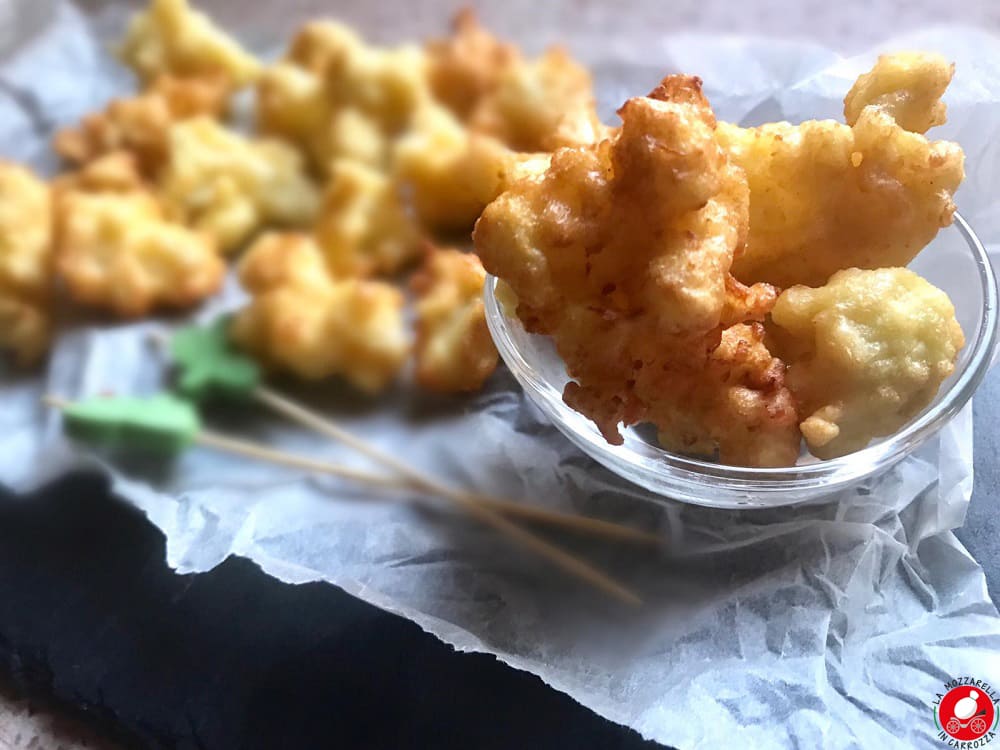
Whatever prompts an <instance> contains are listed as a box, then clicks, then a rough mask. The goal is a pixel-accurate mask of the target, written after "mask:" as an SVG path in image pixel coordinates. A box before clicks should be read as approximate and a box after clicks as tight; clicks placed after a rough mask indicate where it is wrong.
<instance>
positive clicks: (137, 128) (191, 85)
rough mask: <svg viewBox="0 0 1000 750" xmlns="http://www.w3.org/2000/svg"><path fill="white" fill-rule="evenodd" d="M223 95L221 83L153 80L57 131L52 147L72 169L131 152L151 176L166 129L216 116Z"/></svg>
mask: <svg viewBox="0 0 1000 750" xmlns="http://www.w3.org/2000/svg"><path fill="white" fill-rule="evenodd" d="M228 96H229V87H228V83H227V81H226V79H224V78H220V77H214V78H212V77H202V78H176V77H174V76H168V75H163V76H159V77H157V78H156V80H154V81H153V83H152V85H151V86H150V88H149V89H147V90H146V91H144V92H142V93H140V94H138V95H137V96H134V97H130V98H126V99H115V100H114V101H112V102H111V103H110V104H109V105H108V106H107V108H105V110H104V111H103V112H97V113H94V114H90V115H87V116H86V117H84V118H83V120H81V121H80V124H79V125H78V126H76V127H74V128H65V129H63V130H60V131H59V132H58V133H56V135H55V138H54V139H53V143H52V145H53V148H54V149H55V151H56V153H57V154H59V155H60V156H61V157H62V158H63V159H65V160H67V161H69V162H73V163H75V164H85V163H87V162H89V161H91V160H92V159H96V158H97V157H99V156H103V155H104V154H107V153H111V152H114V151H121V150H125V151H131V152H133V153H134V154H135V155H136V156H137V157H138V159H139V163H140V164H141V166H142V169H143V172H144V173H145V174H147V175H150V176H152V175H153V174H155V172H156V170H157V169H159V168H160V166H162V165H163V163H164V161H166V159H167V155H168V150H169V139H168V134H169V131H170V127H171V126H172V125H173V124H174V123H175V122H179V121H180V120H186V119H189V118H191V117H197V116H198V115H212V116H217V115H219V114H221V113H222V112H223V111H224V110H225V108H226V104H227V100H228Z"/></svg>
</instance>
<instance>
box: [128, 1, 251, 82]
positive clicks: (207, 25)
mask: <svg viewBox="0 0 1000 750" xmlns="http://www.w3.org/2000/svg"><path fill="white" fill-rule="evenodd" d="M118 55H119V57H121V59H122V61H123V62H124V63H125V64H126V65H128V66H129V67H130V68H132V70H134V71H135V73H136V75H137V76H139V78H140V79H141V80H143V81H145V82H149V81H152V80H154V79H155V78H157V77H158V76H160V75H164V74H168V75H176V76H223V77H225V78H227V79H228V80H229V81H230V84H231V85H232V86H234V87H239V86H243V85H245V84H247V83H249V82H250V81H252V80H253V79H254V77H255V76H256V75H257V72H258V69H259V64H258V62H257V60H256V59H255V58H254V57H253V56H252V55H250V54H248V53H247V52H245V51H244V50H243V48H242V47H240V45H239V44H238V43H237V42H236V41H235V40H234V39H232V38H231V37H229V36H227V35H226V34H225V33H224V32H223V31H221V30H220V29H219V27H218V26H216V25H215V24H214V23H213V22H212V20H211V19H210V18H209V17H208V16H206V15H205V14H204V13H201V12H199V11H196V10H192V8H191V7H190V6H189V5H188V3H187V0H152V2H151V3H150V5H149V7H148V8H146V9H145V10H144V11H142V12H141V13H138V14H136V15H135V16H134V17H133V18H132V21H131V23H130V24H129V27H128V31H127V32H126V34H125V38H124V39H123V40H122V43H121V46H120V47H119V49H118Z"/></svg>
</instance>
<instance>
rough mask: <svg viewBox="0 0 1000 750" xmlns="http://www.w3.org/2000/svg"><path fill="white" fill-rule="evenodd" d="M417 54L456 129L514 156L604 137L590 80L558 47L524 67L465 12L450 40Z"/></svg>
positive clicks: (432, 43)
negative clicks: (490, 139) (494, 142)
mask: <svg viewBox="0 0 1000 750" xmlns="http://www.w3.org/2000/svg"><path fill="white" fill-rule="evenodd" d="M425 51H426V54H427V58H428V61H429V62H428V75H429V78H430V88H431V91H432V93H433V95H434V97H435V99H436V100H437V101H438V102H440V103H441V104H443V105H444V106H445V107H447V108H448V109H449V110H450V111H451V112H452V114H454V115H455V116H456V117H457V118H458V120H459V122H461V123H463V124H464V123H468V124H469V126H470V127H471V128H472V129H473V130H476V131H479V132H481V133H485V134H488V135H492V136H495V137H497V138H499V139H500V140H501V141H502V142H503V143H504V144H505V145H507V146H508V147H509V148H511V149H513V150H515V151H528V152H530V151H554V150H555V149H556V148H559V147H561V146H578V145H583V144H587V143H595V142H597V141H598V140H600V139H601V138H602V137H603V136H604V135H605V134H606V133H605V128H604V126H603V125H601V123H600V121H599V120H598V118H597V111H596V109H595V101H594V93H593V83H592V81H591V79H590V73H588V72H587V70H586V69H585V68H584V67H583V66H581V65H580V64H579V63H577V62H576V61H575V60H573V58H572V57H570V56H569V54H568V53H567V52H566V51H565V50H563V49H561V48H558V47H553V48H551V49H549V50H547V51H546V52H545V53H544V54H543V55H542V56H541V57H539V58H537V59H535V60H525V59H524V58H523V57H522V56H521V54H520V51H519V50H518V49H517V48H516V47H514V46H513V45H511V44H507V43H506V42H501V41H500V40H498V39H497V38H496V37H494V36H493V35H492V34H491V33H490V32H489V31H487V30H486V29H485V28H483V27H482V26H481V25H480V24H479V22H478V21H477V20H476V17H475V15H474V14H473V12H472V11H471V10H468V9H466V10H463V11H461V12H459V13H458V15H457V16H456V17H455V21H454V24H453V30H452V35H451V36H450V37H448V38H445V39H436V40H432V41H430V42H428V43H427V45H426V46H425Z"/></svg>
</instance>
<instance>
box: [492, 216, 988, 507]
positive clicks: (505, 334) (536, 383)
mask: <svg viewBox="0 0 1000 750" xmlns="http://www.w3.org/2000/svg"><path fill="white" fill-rule="evenodd" d="M952 227H954V228H956V229H957V230H958V232H959V233H960V234H961V235H962V238H963V239H964V240H965V242H966V244H967V245H968V247H969V249H970V250H971V253H972V256H973V260H974V261H975V265H976V270H977V271H978V275H979V281H980V286H981V291H982V299H983V306H982V309H981V321H982V325H980V326H979V331H978V334H977V336H976V339H975V341H974V342H972V345H971V347H970V349H969V351H970V352H971V355H970V357H969V359H968V361H967V362H966V364H965V366H964V368H963V369H962V370H961V371H960V372H959V374H958V377H957V378H956V379H955V381H954V382H953V383H952V384H951V386H950V387H949V388H948V390H947V391H946V392H944V393H942V394H941V396H940V398H939V399H938V402H937V403H936V404H934V405H932V407H931V408H929V409H927V410H926V411H925V412H924V413H923V414H921V415H920V416H919V417H918V418H917V419H915V420H913V421H912V422H910V423H909V424H907V425H906V426H905V427H904V428H903V429H902V430H900V431H899V432H897V433H896V434H894V435H892V436H890V437H888V438H887V439H884V440H882V441H880V442H879V443H876V444H874V445H870V446H868V447H866V448H863V449H861V450H860V451H855V452H853V453H848V454H847V455H845V456H840V457H838V458H832V459H826V460H820V461H817V462H816V463H812V464H803V465H800V466H799V465H797V466H789V467H778V468H755V467H746V466H728V465H725V464H719V463H713V462H711V461H705V460H701V459H698V458H692V457H689V456H683V455H680V454H676V453H671V452H670V451H667V450H664V449H662V448H658V447H656V446H653V445H650V446H649V447H650V450H651V451H653V452H654V453H655V455H656V456H657V458H658V459H659V460H661V461H662V462H663V467H664V469H669V470H670V471H671V473H672V474H673V475H675V476H676V478H677V480H681V481H683V480H684V479H687V480H688V481H695V482H699V481H702V482H703V481H704V480H705V479H708V478H711V479H713V480H716V481H718V482H720V483H722V484H730V485H732V488H733V489H737V488H738V489H740V490H743V491H748V492H753V491H758V492H774V491H795V490H808V489H813V488H815V487H816V485H817V483H822V485H824V486H826V487H827V488H829V489H831V490H832V489H834V488H835V487H838V486H841V485H843V484H846V483H848V482H852V481H854V480H856V479H860V478H863V477H865V476H868V475H870V474H872V473H873V472H874V471H877V470H879V469H880V468H883V467H884V468H888V467H889V466H891V465H893V464H895V463H896V462H897V461H899V460H900V459H902V458H904V457H905V456H907V455H909V454H910V453H912V452H913V451H914V450H916V449H917V448H918V447H919V446H920V445H922V444H923V443H924V442H925V441H927V440H928V439H930V438H931V437H933V436H934V435H935V434H936V433H937V432H938V431H939V430H940V429H941V428H942V427H943V426H944V425H945V424H947V423H948V422H949V421H950V420H951V419H952V418H953V417H954V416H955V415H956V414H957V413H958V412H959V411H960V410H961V409H962V408H963V407H964V406H965V405H966V404H967V403H968V401H969V399H971V398H972V394H973V393H974V392H975V390H976V388H977V387H978V386H979V384H980V383H981V382H982V380H983V378H984V377H985V375H986V372H987V371H988V370H989V366H990V363H991V361H992V357H993V352H994V349H995V348H996V345H997V330H998V313H997V299H998V291H997V279H996V275H995V273H994V270H993V266H992V264H991V262H990V258H989V255H988V253H987V252H986V248H985V247H984V246H983V244H982V242H981V241H980V240H979V237H978V236H977V235H976V233H975V232H974V231H973V229H972V227H970V226H969V224H968V222H966V221H965V219H964V218H963V217H962V216H961V215H960V214H959V213H958V212H956V213H955V214H954V221H953V224H952ZM497 281H498V279H497V278H496V277H495V276H493V275H492V274H487V277H486V283H485V285H484V291H483V297H484V303H485V308H486V321H487V325H488V327H489V329H490V333H491V335H492V337H493V341H494V343H495V344H496V346H497V349H498V350H499V352H500V356H501V357H502V358H503V360H504V362H505V363H506V364H507V366H508V368H509V369H510V370H511V371H512V372H513V373H514V375H515V377H516V379H517V380H518V382H519V383H520V384H521V386H522V388H524V389H525V390H527V391H530V392H529V394H528V395H529V396H531V395H532V394H534V396H537V397H538V398H541V399H542V401H543V402H544V403H545V404H547V406H548V408H547V409H546V408H543V411H546V412H548V416H549V417H550V418H553V421H556V420H555V418H554V415H555V414H558V413H561V412H563V411H572V410H571V409H570V407H569V406H567V405H566V404H565V403H564V402H563V400H562V393H561V392H560V391H558V390H556V388H555V387H554V386H553V385H552V384H551V383H550V382H549V381H548V380H546V379H545V378H543V377H542V376H541V375H540V374H539V373H538V372H537V371H536V370H535V369H534V368H533V367H532V366H531V365H530V364H529V363H528V362H527V360H526V359H525V358H524V356H523V355H522V353H521V352H520V351H519V350H518V348H517V347H516V346H515V344H514V341H513V338H512V336H511V331H510V328H509V326H508V320H507V316H506V315H505V314H504V312H503V309H502V308H501V306H500V303H499V301H498V300H497V298H496V294H495V290H496V284H497ZM966 345H967V346H968V342H967V344H966ZM572 413H573V414H574V415H576V416H578V417H580V418H581V419H583V420H585V421H586V423H587V424H588V425H590V426H591V427H592V428H593V423H591V422H590V420H588V419H587V418H586V417H584V416H583V415H581V414H578V413H577V412H572ZM558 421H560V422H562V423H563V424H562V425H560V424H557V425H556V426H557V427H562V426H563V425H565V426H566V428H567V429H572V430H573V433H574V436H575V438H576V440H575V441H574V442H579V441H581V440H582V441H584V442H586V443H588V444H590V445H591V446H592V447H593V449H594V450H596V451H598V452H600V453H602V454H604V453H608V452H609V451H610V449H611V448H612V446H610V445H609V444H607V443H606V441H605V440H604V438H603V437H601V435H600V433H599V432H598V431H597V429H596V428H593V429H591V430H588V431H587V432H581V431H580V430H579V429H577V428H576V427H575V426H574V425H572V424H571V423H568V422H566V420H558ZM581 447H582V446H581ZM644 460H645V458H644V457H642V456H640V455H639V454H637V453H635V452H634V451H631V450H618V451H617V452H615V453H614V461H615V463H624V464H627V465H628V466H629V468H631V469H632V471H634V472H637V473H639V474H643V475H648V474H649V473H650V468H649V467H648V466H646V465H645V464H644V463H643V461H644ZM602 463H604V462H603V461H602ZM616 473H620V472H617V470H616ZM631 481H635V480H634V479H633V480H631ZM647 486H648V485H647ZM669 489H670V488H664V494H668V493H669Z"/></svg>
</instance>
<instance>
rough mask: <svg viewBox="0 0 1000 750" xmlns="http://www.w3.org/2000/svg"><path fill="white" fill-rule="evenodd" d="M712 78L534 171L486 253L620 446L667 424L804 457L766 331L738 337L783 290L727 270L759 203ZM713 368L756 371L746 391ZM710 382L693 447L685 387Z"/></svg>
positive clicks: (666, 85) (759, 450)
mask: <svg viewBox="0 0 1000 750" xmlns="http://www.w3.org/2000/svg"><path fill="white" fill-rule="evenodd" d="M700 84H701V82H700V81H699V80H698V79H697V78H689V77H684V76H669V77H667V78H666V79H664V81H663V82H662V84H661V85H660V86H659V87H658V88H657V89H656V90H654V91H653V92H652V94H651V95H650V96H649V97H641V98H635V99H630V100H629V101H627V102H626V103H625V105H624V106H623V107H622V108H621V109H620V110H619V115H620V116H621V118H622V127H621V129H620V131H618V132H616V133H615V134H614V135H613V136H612V137H611V138H609V139H608V140H606V141H603V142H602V143H600V144H597V145H593V146H587V147H581V148H575V149H569V148H567V149H562V150H559V151H557V152H556V153H555V154H553V156H552V159H551V164H550V166H548V168H547V169H544V168H543V166H542V165H541V164H539V165H537V167H538V168H539V170H538V171H537V172H536V173H535V174H527V175H523V176H522V177H521V178H520V179H518V180H517V181H516V182H515V183H514V184H513V185H512V187H511V188H510V189H509V190H507V191H506V192H504V193H502V194H501V195H500V197H499V198H497V199H496V200H495V201H494V202H493V203H491V204H490V205H489V206H488V207H487V208H486V210H485V211H484V212H483V216H482V217H481V218H480V220H479V222H478V223H477V225H476V231H475V235H474V237H475V243H476V249H477V252H479V254H480V257H481V258H482V260H483V264H484V265H485V266H486V268H487V269H488V270H489V271H490V272H491V273H493V274H495V275H497V276H499V277H500V278H501V279H503V280H504V281H505V282H506V283H507V284H508V285H509V287H510V288H511V290H512V292H513V294H514V295H516V297H517V314H518V316H519V317H520V318H521V320H522V321H523V322H524V324H525V326H526V328H527V329H528V330H530V331H533V332H536V333H545V334H550V335H552V336H553V338H554V340H555V344H556V347H557V349H558V351H559V353H560V355H561V356H562V358H563V360H564V361H565V363H566V366H567V370H568V372H569V375H570V376H571V377H572V378H574V380H575V381H576V382H575V383H570V384H569V385H568V386H567V388H566V391H565V393H564V398H565V400H566V401H567V403H569V404H570V405H571V406H573V407H574V408H576V409H577V410H579V411H581V412H583V413H584V414H586V415H587V416H588V417H590V418H591V419H593V420H594V421H595V423H596V424H597V425H598V427H599V428H600V430H601V432H602V433H603V434H604V436H605V437H606V438H607V439H608V441H609V442H612V443H621V442H622V438H621V435H620V434H619V432H618V425H619V424H620V423H624V424H626V425H628V424H632V423H635V422H639V421H648V420H653V421H655V422H656V423H657V424H658V426H659V427H660V428H661V431H662V432H663V433H664V439H665V440H667V441H668V442H669V443H670V444H671V445H672V446H676V445H679V444H683V445H685V446H687V447H689V448H691V449H692V450H698V451H702V450H707V449H708V447H709V443H711V446H712V447H713V448H718V450H719V451H720V452H721V453H722V454H723V455H724V456H725V457H726V458H725V459H724V460H743V459H744V458H745V459H746V460H747V461H758V462H768V463H771V462H777V461H788V462H793V461H794V457H790V456H791V451H790V450H789V449H788V447H787V446H790V445H793V444H794V443H795V442H796V441H797V439H798V438H797V430H796V427H795V419H794V417H793V418H791V419H789V416H788V408H790V407H789V404H790V399H789V398H788V397H787V393H786V392H785V391H784V390H783V388H782V386H781V377H780V375H781V372H782V365H781V363H780V362H777V363H775V361H774V360H773V358H771V357H770V356H769V355H767V354H766V349H764V345H763V344H762V343H761V342H760V339H759V335H758V334H757V329H756V328H749V329H747V330H744V329H742V328H737V329H734V331H733V332H732V333H729V334H727V333H725V331H724V329H726V328H728V327H729V326H731V325H734V324H740V323H742V322H744V321H748V320H753V319H759V318H760V317H762V316H763V315H764V314H766V312H767V307H768V305H769V303H770V301H771V300H773V290H771V289H769V288H768V287H767V286H766V285H765V286H761V287H757V288H752V289H747V288H745V287H742V286H741V285H740V284H738V283H737V282H735V280H733V279H731V278H730V277H729V267H730V264H731V263H732V259H733V255H734V253H735V252H736V250H737V249H738V248H739V247H740V246H741V243H742V242H743V239H744V237H745V236H746V230H747V226H746V222H747V211H748V207H747V202H748V198H749V196H748V191H747V186H746V182H745V179H744V177H743V173H742V171H741V170H739V169H737V168H735V167H734V166H732V165H731V164H729V162H728V160H727V158H726V154H725V152H724V151H723V150H722V149H721V148H720V146H719V143H718V142H717V140H716V135H715V127H716V124H715V118H714V115H713V114H712V111H711V109H710V108H709V106H708V102H707V101H705V99H704V96H703V95H702V93H701V86H700ZM727 336H728V339H727ZM743 340H746V341H747V342H748V343H746V344H744V345H740V344H738V343H737V342H738V341H743ZM726 341H728V342H729V343H725V342H726ZM720 342H721V345H722V346H723V347H724V348H722V349H719V347H720ZM717 349H718V350H719V353H718V355H715V354H714V352H715V351H716V350H717ZM747 349H749V350H751V351H752V352H753V353H754V355H755V356H752V357H751V356H750V355H749V354H747V355H744V354H743V352H744V350H747ZM713 356H715V357H716V360H712V357H713ZM712 361H717V362H718V363H719V364H718V365H717V367H718V369H720V370H724V369H725V368H726V367H728V368H732V369H736V368H737V366H738V365H739V366H741V367H743V368H744V371H742V372H741V373H740V375H739V378H738V379H737V381H736V382H737V383H738V384H739V385H740V386H741V387H743V388H744V389H746V391H747V393H744V392H743V391H739V392H737V391H735V390H733V389H734V388H735V387H736V386H735V384H733V385H732V386H731V385H728V384H726V378H725V377H723V376H722V375H721V374H720V376H719V377H718V378H717V379H715V380H708V381H707V382H704V383H699V382H698V381H700V380H703V379H704V376H703V375H702V372H703V371H705V370H706V368H709V367H710V366H711V365H710V362H712ZM754 368H756V369H754ZM751 370H752V372H751ZM674 377H677V378H683V379H684V382H683V383H679V382H678V383H675V382H673V379H674ZM696 387H697V388H702V389H704V391H703V392H700V393H699V396H698V398H699V403H702V404H710V405H711V408H709V406H704V407H697V408H700V412H699V413H700V414H701V415H702V416H703V417H704V419H705V420H707V421H706V423H705V424H702V425H701V426H700V430H699V432H698V433H697V438H698V439H697V440H694V441H692V439H691V438H692V435H694V433H693V432H692V429H691V426H690V424H689V420H686V419H685V418H684V416H683V414H684V412H683V409H682V408H681V407H682V405H681V404H679V402H677V401H675V400H674V399H673V398H672V395H671V389H673V390H674V392H686V389H688V388H696ZM750 391H754V392H756V394H754V395H753V398H751V395H752V394H750V393H749V392H750ZM726 399H732V400H735V401H739V402H740V404H731V403H729V402H728V401H726ZM754 399H756V400H754ZM751 402H752V403H751ZM720 403H723V404H728V405H726V406H720V405H718V404H720ZM713 419H717V420H719V423H717V424H714V423H711V420H713ZM765 420H766V424H765ZM749 435H753V436H754V437H753V438H752V439H751V438H750V437H747V436H749ZM754 442H755V443H756V444H754V445H751V443H754ZM796 454H797V451H796Z"/></svg>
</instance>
